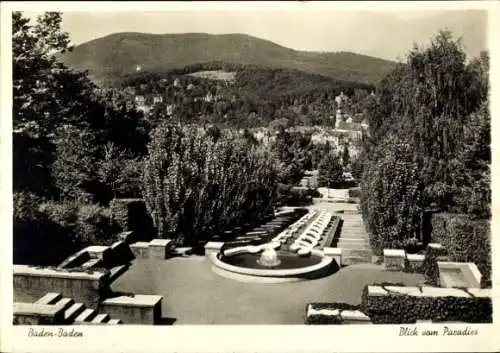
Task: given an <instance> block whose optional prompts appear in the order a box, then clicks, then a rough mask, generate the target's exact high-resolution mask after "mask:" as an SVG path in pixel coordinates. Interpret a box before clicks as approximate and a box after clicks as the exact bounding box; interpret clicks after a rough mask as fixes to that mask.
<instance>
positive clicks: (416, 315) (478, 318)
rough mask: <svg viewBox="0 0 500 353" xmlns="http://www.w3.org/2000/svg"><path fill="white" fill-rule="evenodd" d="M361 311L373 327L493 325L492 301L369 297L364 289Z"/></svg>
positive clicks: (402, 295) (461, 298)
mask: <svg viewBox="0 0 500 353" xmlns="http://www.w3.org/2000/svg"><path fill="white" fill-rule="evenodd" d="M361 308H362V309H361V311H363V312H364V313H365V314H366V315H368V316H369V317H370V319H371V320H372V322H373V323H374V324H414V323H416V322H417V320H432V321H434V322H445V321H458V322H466V323H492V322H493V319H492V301H491V298H485V297H471V298H464V297H452V296H449V297H417V296H411V295H404V294H396V293H394V294H392V293H390V294H389V295H387V296H368V286H366V287H365V288H364V289H363V295H362V303H361Z"/></svg>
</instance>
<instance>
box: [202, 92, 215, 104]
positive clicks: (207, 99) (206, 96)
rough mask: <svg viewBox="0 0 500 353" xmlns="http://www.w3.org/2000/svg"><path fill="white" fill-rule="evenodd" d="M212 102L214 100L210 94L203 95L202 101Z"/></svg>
mask: <svg viewBox="0 0 500 353" xmlns="http://www.w3.org/2000/svg"><path fill="white" fill-rule="evenodd" d="M213 100H214V96H213V95H212V93H210V92H208V93H207V94H206V95H205V98H204V101H205V102H212V101H213Z"/></svg>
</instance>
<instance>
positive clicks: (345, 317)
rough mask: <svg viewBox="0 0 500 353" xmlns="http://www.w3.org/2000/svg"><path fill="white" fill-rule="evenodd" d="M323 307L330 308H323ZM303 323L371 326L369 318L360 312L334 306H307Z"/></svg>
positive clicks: (318, 304) (319, 304)
mask: <svg viewBox="0 0 500 353" xmlns="http://www.w3.org/2000/svg"><path fill="white" fill-rule="evenodd" d="M325 306H330V307H326V308H323V307H325ZM305 323H306V324H307V325H318V324H327V325H328V324H330V325H332V324H333V325H366V324H371V323H372V322H371V320H370V318H369V317H368V316H367V315H365V314H364V313H363V312H361V311H360V310H354V309H348V310H346V309H343V308H341V307H340V306H339V307H336V306H335V304H331V305H329V304H323V303H317V304H307V307H306V318H305Z"/></svg>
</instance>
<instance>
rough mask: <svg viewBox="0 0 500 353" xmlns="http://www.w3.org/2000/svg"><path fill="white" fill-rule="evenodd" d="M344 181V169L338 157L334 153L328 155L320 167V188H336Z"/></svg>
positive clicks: (320, 163) (322, 160)
mask: <svg viewBox="0 0 500 353" xmlns="http://www.w3.org/2000/svg"><path fill="white" fill-rule="evenodd" d="M343 181H344V178H343V169H342V165H341V163H340V160H339V158H338V156H337V155H336V154H335V153H332V152H330V153H328V154H326V155H325V156H324V157H323V159H321V161H320V162H319V165H318V184H319V186H324V187H327V188H334V187H337V186H338V185H339V184H341V183H342V182H343Z"/></svg>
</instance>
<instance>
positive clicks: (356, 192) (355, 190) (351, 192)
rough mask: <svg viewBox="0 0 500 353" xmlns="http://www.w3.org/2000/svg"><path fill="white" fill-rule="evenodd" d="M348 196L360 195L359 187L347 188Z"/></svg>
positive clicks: (356, 196) (357, 196)
mask: <svg viewBox="0 0 500 353" xmlns="http://www.w3.org/2000/svg"><path fill="white" fill-rule="evenodd" d="M349 197H352V198H360V197H361V189H360V188H352V189H349Z"/></svg>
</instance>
